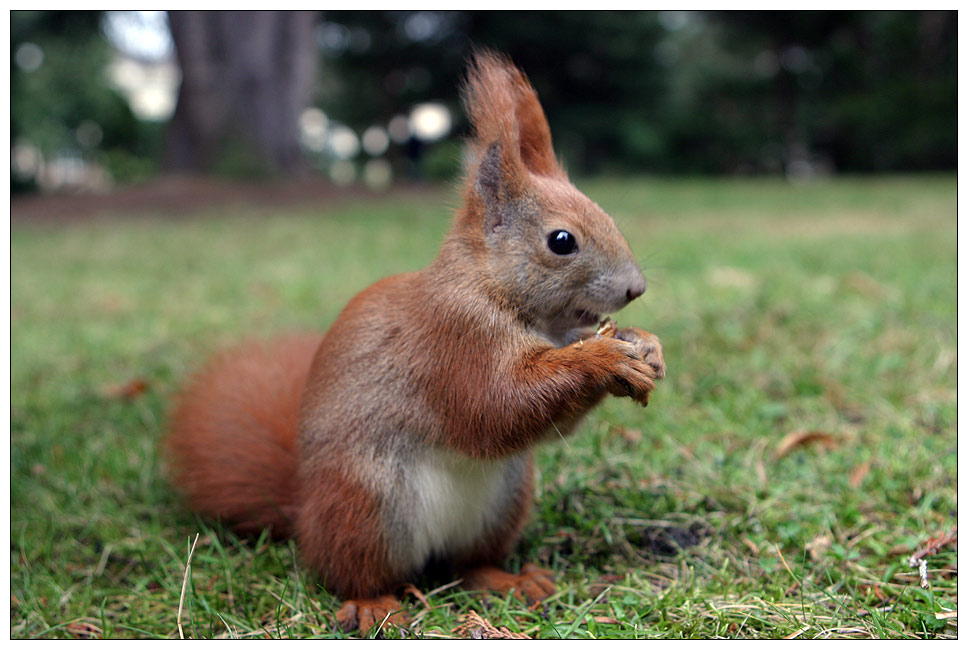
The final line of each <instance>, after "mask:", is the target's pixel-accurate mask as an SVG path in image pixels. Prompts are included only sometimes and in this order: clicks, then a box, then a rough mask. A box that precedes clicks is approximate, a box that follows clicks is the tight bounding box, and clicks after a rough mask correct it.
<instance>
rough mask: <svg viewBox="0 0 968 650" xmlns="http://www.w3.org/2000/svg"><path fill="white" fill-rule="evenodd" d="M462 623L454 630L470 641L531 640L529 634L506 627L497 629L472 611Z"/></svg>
mask: <svg viewBox="0 0 968 650" xmlns="http://www.w3.org/2000/svg"><path fill="white" fill-rule="evenodd" d="M460 620H461V623H460V625H458V626H457V627H455V628H454V629H453V632H454V633H455V634H458V635H460V636H463V637H465V638H470V639H530V638H531V637H530V636H528V635H527V634H521V633H520V632H511V631H510V630H508V629H507V628H506V627H502V628H496V627H494V625H493V624H492V623H491V622H490V621H489V620H487V619H486V618H483V617H481V615H480V614H478V613H477V612H475V611H474V610H471V611H470V612H469V613H467V614H464V615H463V616H461V618H460Z"/></svg>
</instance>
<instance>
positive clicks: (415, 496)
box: [406, 449, 520, 569]
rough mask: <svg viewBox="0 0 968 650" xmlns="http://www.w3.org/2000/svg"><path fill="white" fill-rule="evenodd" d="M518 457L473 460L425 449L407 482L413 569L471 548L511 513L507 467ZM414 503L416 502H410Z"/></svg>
mask: <svg viewBox="0 0 968 650" xmlns="http://www.w3.org/2000/svg"><path fill="white" fill-rule="evenodd" d="M513 462H520V459H519V458H516V457H515V458H513V459H506V460H500V461H479V460H472V459H469V458H466V457H463V456H459V455H457V454H453V453H450V452H446V451H442V450H436V449H426V450H424V453H422V454H421V458H420V460H419V462H417V463H415V465H414V467H413V471H412V473H409V475H408V477H407V480H406V483H407V488H408V491H410V499H408V500H410V504H409V507H410V508H412V511H411V514H412V519H410V529H411V533H412V546H411V548H410V549H408V550H407V555H408V556H409V557H408V559H409V562H408V564H410V566H411V567H412V568H414V569H418V568H419V567H420V566H422V565H423V563H424V562H426V561H427V559H428V558H429V557H430V556H431V555H433V554H436V555H439V556H448V555H450V554H452V553H454V552H455V551H460V550H463V549H468V548H469V547H471V546H472V545H473V544H474V543H475V542H476V541H478V540H479V539H480V538H481V537H482V535H483V534H484V533H485V531H486V530H487V529H488V528H491V527H492V526H493V525H494V523H495V522H498V521H501V520H503V518H504V517H506V516H507V515H506V514H505V513H504V512H503V509H504V508H506V507H507V505H506V504H507V501H508V496H509V495H508V494H507V492H508V488H509V486H508V485H507V477H506V474H507V469H508V466H509V464H510V463H513ZM411 499H412V500H411Z"/></svg>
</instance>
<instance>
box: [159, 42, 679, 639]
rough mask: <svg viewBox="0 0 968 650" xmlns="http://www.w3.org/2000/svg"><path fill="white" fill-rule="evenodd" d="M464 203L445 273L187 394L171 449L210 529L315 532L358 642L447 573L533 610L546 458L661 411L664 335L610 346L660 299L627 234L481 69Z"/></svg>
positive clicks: (220, 372) (427, 272) (529, 92)
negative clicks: (605, 422)
mask: <svg viewBox="0 0 968 650" xmlns="http://www.w3.org/2000/svg"><path fill="white" fill-rule="evenodd" d="M462 99H463V102H464V106H465V109H466V111H467V113H468V115H469V117H470V120H471V123H472V125H473V137H472V138H471V139H470V140H469V142H468V147H469V151H468V154H469V155H468V160H469V162H468V164H467V170H466V179H465V183H464V187H463V205H462V207H460V208H459V209H458V210H457V214H456V217H455V219H454V222H453V226H452V228H451V230H450V233H449V234H448V236H447V237H446V239H445V241H444V242H443V244H442V246H441V249H440V253H439V255H438V257H437V258H436V259H435V260H434V261H433V262H431V264H430V265H429V266H428V267H427V268H425V269H423V270H422V271H417V272H413V273H404V274H401V275H395V276H392V277H389V278H385V279H383V280H380V281H379V282H377V283H375V284H373V285H372V286H370V287H369V288H367V289H365V290H363V291H362V292H360V293H359V294H358V295H357V296H356V297H354V298H353V299H352V300H351V301H350V302H349V304H348V305H346V307H345V308H344V309H343V311H342V313H341V314H340V315H339V317H338V318H337V319H336V321H335V322H334V323H333V325H332V326H331V327H330V329H329V331H328V332H327V333H326V334H325V335H315V334H314V335H304V336H290V337H283V338H279V339H277V340H273V341H268V342H265V343H248V344H243V345H241V346H239V347H237V348H235V349H230V350H228V351H226V352H224V353H222V354H221V355H219V356H217V357H216V358H215V359H213V360H211V361H210V362H209V363H208V364H207V365H206V366H205V367H204V368H203V370H202V371H201V372H199V373H198V374H197V375H196V376H195V377H194V378H193V379H192V380H191V381H190V382H189V383H188V384H187V385H186V386H185V387H184V388H183V390H182V391H181V393H180V395H179V397H178V398H177V401H176V405H175V409H174V411H173V415H172V421H171V426H170V433H169V434H168V436H167V438H166V440H165V443H164V447H165V452H166V456H167V459H168V463H169V466H170V474H171V479H172V481H173V483H174V485H175V486H176V487H177V488H178V489H180V491H181V492H182V493H183V494H184V496H185V497H186V499H187V501H188V503H189V504H190V505H191V506H192V507H193V508H194V509H195V510H196V511H198V512H200V513H202V514H204V515H208V516H212V517H220V518H221V519H222V520H223V521H225V522H227V523H229V524H230V525H232V526H233V527H234V528H235V529H236V530H238V531H240V532H243V533H245V532H257V531H261V530H262V529H264V528H270V529H271V531H272V533H273V534H274V535H275V536H277V537H287V536H295V538H296V540H297V543H298V547H299V551H300V554H301V558H302V560H303V562H304V563H305V564H306V565H307V566H308V567H309V569H311V570H312V571H313V573H314V574H315V575H316V576H317V577H318V578H319V580H320V584H321V585H322V586H323V587H324V588H325V589H326V590H327V591H329V592H330V593H333V594H335V595H336V596H338V597H340V598H342V599H344V600H345V602H344V605H343V607H342V608H341V609H340V610H339V611H338V612H337V615H336V618H337V622H338V623H339V625H340V626H341V627H342V628H343V629H344V630H348V629H354V628H356V627H358V628H360V629H361V630H362V631H365V630H367V629H368V628H369V627H371V626H372V625H374V624H379V623H381V622H382V621H383V620H384V619H385V618H386V617H387V616H388V615H391V614H392V615H393V618H392V619H391V621H397V622H399V621H403V620H405V614H401V613H399V612H398V610H401V609H402V606H401V604H400V603H399V601H397V599H396V598H395V596H394V595H393V592H394V589H395V588H397V587H398V586H399V585H401V584H403V583H404V582H405V581H408V580H410V579H412V578H413V577H414V576H416V575H418V574H419V573H420V572H421V571H422V570H423V569H424V568H425V566H426V565H427V564H428V562H430V561H434V562H435V563H439V562H444V563H447V565H449V566H451V567H453V568H454V569H455V570H456V571H457V572H459V573H461V574H462V575H463V576H464V585H465V586H466V587H468V588H475V589H492V590H501V591H509V590H512V589H514V590H515V591H516V593H517V594H518V595H521V596H523V597H525V598H527V599H528V600H529V601H539V600H542V599H544V598H546V597H548V596H549V595H551V594H552V593H553V592H554V583H553V582H552V580H551V574H550V572H548V571H546V570H542V569H538V568H536V567H533V566H532V565H526V566H525V567H524V569H523V570H522V572H521V573H520V574H518V575H515V574H510V573H506V572H504V571H503V570H501V569H500V568H498V567H499V566H500V565H501V563H502V561H503V560H504V559H505V558H506V556H507V555H508V553H509V552H510V550H511V548H512V546H513V544H514V542H515V541H516V539H517V537H518V536H519V534H520V533H521V529H522V527H523V525H524V523H525V519H526V517H527V514H528V510H529V508H530V502H531V500H532V496H533V494H532V452H531V450H532V448H533V447H534V446H535V445H536V444H537V443H539V442H541V441H544V440H548V439H553V438H557V437H559V436H563V435H567V434H568V433H569V432H571V431H572V430H573V429H574V428H575V425H576V424H577V423H578V421H579V420H580V419H581V418H582V417H583V416H584V415H585V414H586V413H588V412H589V411H590V410H591V409H592V408H593V407H594V406H595V405H596V404H598V403H599V402H600V401H601V400H602V399H603V398H604V397H605V395H607V394H612V395H617V396H630V397H632V398H633V399H634V400H636V401H638V402H640V403H642V404H646V403H647V401H648V397H649V394H650V392H651V391H652V390H653V388H654V386H655V381H656V380H657V379H660V378H662V377H663V376H664V375H665V363H664V361H663V358H662V348H661V346H660V344H659V341H658V339H657V338H656V337H655V336H654V335H653V334H649V333H648V332H645V331H642V330H640V329H636V328H624V329H619V330H616V329H615V327H614V325H612V326H611V327H603V328H601V329H599V330H598V331H596V329H595V327H594V326H595V325H596V324H597V323H598V322H599V320H600V319H601V318H602V317H603V316H604V315H605V314H609V313H612V312H614V311H617V310H619V309H621V308H622V307H624V306H625V305H626V304H628V303H629V302H630V301H631V300H634V299H635V298H637V297H638V296H640V295H641V294H642V293H643V292H644V291H645V289H646V282H645V278H644V276H643V274H642V272H641V270H640V269H639V266H638V264H637V263H636V261H635V258H634V257H633V255H632V251H631V250H630V248H629V246H628V244H627V243H626V241H625V239H624V237H623V236H622V235H621V233H620V232H619V231H618V228H617V227H616V226H615V223H614V222H613V221H612V219H611V217H609V216H608V215H607V214H606V213H605V212H604V211H603V210H602V209H601V208H599V207H598V206H597V205H596V204H595V203H593V202H592V201H591V200H589V199H588V198H586V197H585V196H584V195H583V194H582V193H581V192H579V191H578V190H577V189H576V188H575V187H574V186H573V185H572V184H571V183H570V182H569V180H568V177H567V175H566V174H565V172H564V171H563V169H562V168H561V166H560V165H559V163H558V161H557V159H556V157H555V153H554V151H553V149H552V145H551V132H550V130H549V128H548V122H547V120H546V118H545V115H544V111H543V110H542V108H541V105H540V104H539V103H538V97H537V94H536V93H535V91H534V89H533V87H532V86H531V84H530V83H529V81H528V80H527V79H526V77H525V76H524V75H523V74H522V73H521V72H520V71H519V70H518V69H517V68H515V67H514V66H513V65H512V64H511V63H510V61H509V60H508V59H506V58H505V57H503V56H501V55H497V54H495V53H492V52H489V51H479V52H477V53H476V54H475V55H474V57H473V59H472V61H471V64H470V67H469V71H468V74H467V80H466V82H465V84H464V87H463V93H462Z"/></svg>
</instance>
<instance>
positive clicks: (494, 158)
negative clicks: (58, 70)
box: [474, 142, 526, 232]
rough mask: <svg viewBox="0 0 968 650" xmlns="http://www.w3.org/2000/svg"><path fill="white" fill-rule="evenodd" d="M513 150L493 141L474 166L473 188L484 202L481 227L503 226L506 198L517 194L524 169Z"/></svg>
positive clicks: (489, 229) (491, 228) (520, 189)
mask: <svg viewBox="0 0 968 650" xmlns="http://www.w3.org/2000/svg"><path fill="white" fill-rule="evenodd" d="M515 154H516V152H515V151H514V150H513V149H512V150H510V151H509V150H508V147H507V144H506V143H505V144H502V143H501V142H494V143H492V144H491V146H489V147H488V148H487V151H485V152H484V155H483V156H482V157H481V160H480V162H479V163H478V165H477V170H476V172H475V175H474V191H475V192H476V193H477V195H478V196H479V197H480V198H481V200H482V202H483V203H484V226H485V228H486V230H487V231H488V232H491V231H493V230H494V229H496V228H498V227H499V226H501V225H503V222H504V219H505V216H506V214H505V212H506V211H505V210H503V209H502V206H503V205H506V204H507V203H508V202H509V201H512V200H513V199H515V198H516V197H518V196H520V194H521V192H522V190H523V189H524V182H525V178H526V172H525V170H524V167H523V165H522V163H521V159H520V158H519V157H518V156H517V155H515Z"/></svg>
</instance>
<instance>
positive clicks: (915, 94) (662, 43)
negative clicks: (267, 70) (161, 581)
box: [11, 11, 957, 190]
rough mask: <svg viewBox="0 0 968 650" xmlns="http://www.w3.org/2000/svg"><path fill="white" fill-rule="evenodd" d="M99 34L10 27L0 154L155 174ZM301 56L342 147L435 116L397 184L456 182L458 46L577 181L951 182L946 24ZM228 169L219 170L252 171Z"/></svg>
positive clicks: (485, 39) (692, 20) (535, 22)
mask: <svg viewBox="0 0 968 650" xmlns="http://www.w3.org/2000/svg"><path fill="white" fill-rule="evenodd" d="M102 18H103V12H67V11H47V12H40V11H17V12H12V13H11V58H12V60H11V135H12V143H13V144H16V143H17V142H18V141H21V140H22V139H23V140H26V141H29V142H30V143H32V144H33V145H34V146H36V147H38V148H39V149H40V150H41V151H42V152H43V153H44V155H45V156H47V155H55V154H60V155H63V154H64V153H65V152H66V153H67V154H68V155H75V156H77V157H80V158H83V159H85V160H89V161H95V162H98V163H100V164H101V165H102V166H104V167H106V168H107V169H108V171H109V173H110V174H111V176H112V177H113V178H115V179H116V180H121V181H124V180H133V179H138V178H144V177H146V176H148V175H150V174H152V173H153V172H155V171H156V170H157V169H158V160H159V158H160V150H161V140H162V137H163V132H164V125H163V124H159V123H150V122H144V121H140V120H138V119H137V118H136V117H135V116H134V115H133V114H132V112H131V110H130V108H129V107H128V105H127V103H126V102H125V100H124V99H123V98H122V97H121V96H120V95H119V94H118V93H117V91H115V90H114V89H113V88H112V87H111V86H110V85H109V83H108V80H107V77H106V72H105V70H106V66H107V63H108V61H109V59H110V56H111V48H110V45H109V44H108V43H107V41H106V39H105V38H104V34H103V32H102V29H101V20H102ZM316 40H317V43H318V45H319V48H320V57H321V66H320V73H319V82H318V85H317V91H316V96H315V98H314V99H315V101H314V104H315V105H317V106H319V107H320V108H322V109H323V110H324V111H325V112H326V114H327V115H328V116H329V117H330V119H331V120H332V121H337V122H341V123H343V124H346V125H348V126H350V127H352V128H353V129H354V130H355V131H356V133H357V134H360V133H362V132H363V130H365V129H366V128H368V127H370V126H372V125H383V126H386V125H387V124H388V122H389V121H390V119H391V118H393V117H394V116H396V115H401V114H404V115H405V114H407V113H408V112H409V111H410V109H411V108H412V107H413V106H414V105H415V104H417V103H420V102H427V101H437V102H442V103H444V104H446V105H447V106H448V107H449V109H450V111H451V114H452V115H453V116H454V117H455V128H454V130H453V133H452V136H453V137H452V139H450V140H447V141H444V142H438V143H433V144H427V145H426V146H424V147H417V148H413V147H410V148H408V147H406V146H392V147H391V148H390V150H389V152H388V153H387V154H386V156H387V157H388V158H389V159H390V161H391V162H392V163H393V165H394V166H395V167H396V168H397V170H398V173H399V172H400V171H401V170H404V169H409V170H413V169H418V170H419V173H420V174H421V175H423V176H424V177H427V178H440V177H446V176H449V175H452V174H453V173H454V172H455V170H456V169H458V168H459V162H460V160H459V157H460V154H459V137H460V136H462V135H466V133H467V124H466V122H464V120H463V117H462V115H463V112H462V110H461V108H460V106H459V103H458V99H457V92H456V91H457V86H458V84H459V83H460V79H461V75H462V73H463V70H464V66H465V63H466V60H467V57H468V56H469V55H470V53H471V51H472V49H473V47H474V46H486V47H491V48H494V49H497V50H500V51H503V52H506V53H507V54H509V55H510V56H511V57H512V59H513V60H514V61H515V62H516V63H517V64H518V65H520V66H521V67H522V68H523V69H524V70H525V71H526V72H527V74H528V75H529V76H530V78H531V80H532V82H533V83H534V85H535V87H536V89H537V90H538V93H539V95H540V97H541V100H542V104H543V105H544V107H545V110H546V112H547V114H548V117H549V121H550V123H551V128H552V132H553V133H554V137H555V145H556V149H557V150H558V152H559V154H560V155H561V157H562V158H563V160H564V161H565V163H566V165H567V166H568V168H569V169H570V170H571V171H573V172H577V173H579V174H591V173H614V172H623V173H624V172H643V171H644V172H651V173H674V174H685V173H728V174H744V173H768V174H787V175H789V176H798V175H811V174H817V173H820V174H824V173H828V172H831V171H834V172H880V171H913V170H941V169H955V168H956V166H957V141H956V138H955V137H953V136H954V134H955V133H956V132H957V24H956V13H955V12H950V11H949V12H933V11H923V12H922V11H905V12H900V11H877V12H873V11H836V12H832V11H795V12H698V11H697V12H676V11H666V12H651V11H650V12H644V11H643V12H616V11H596V12H573V11H552V12H547V11H546V12H537V11H520V12H509V11H329V12H324V13H323V15H322V18H321V20H320V23H319V25H318V27H317V31H316ZM28 42H29V43H34V44H35V45H37V46H39V47H40V48H41V50H42V52H43V64H42V65H40V66H39V67H38V68H37V69H34V70H32V71H26V70H24V69H23V68H22V67H21V66H18V65H17V64H16V63H15V62H14V61H15V59H16V56H15V55H16V53H17V51H18V48H19V47H20V46H22V45H23V44H24V43H28ZM88 122H90V123H94V124H96V125H97V126H98V128H99V129H100V131H101V133H102V134H103V135H102V137H101V138H100V141H99V142H97V143H96V144H94V145H92V144H90V143H89V142H88V143H86V144H85V143H84V142H82V140H84V139H83V138H79V136H78V133H79V131H78V129H79V128H80V127H81V126H82V125H83V124H85V123H88ZM418 151H419V153H417V152H418ZM364 157H365V154H360V158H361V159H362V158H364ZM237 162H238V161H236V160H235V158H231V159H230V160H229V163H227V164H226V165H223V167H224V169H220V171H221V172H222V173H228V174H231V175H239V174H242V175H247V174H251V173H254V172H253V169H250V167H252V165H241V163H239V164H236V163H237ZM415 164H416V166H415ZM12 183H13V185H12V186H13V189H14V190H17V189H21V186H20V185H18V183H17V181H16V179H13V180H12Z"/></svg>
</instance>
